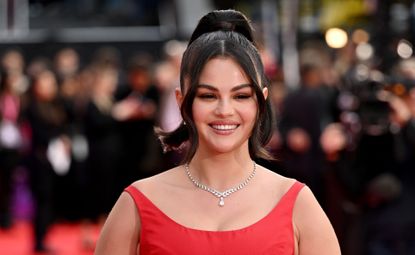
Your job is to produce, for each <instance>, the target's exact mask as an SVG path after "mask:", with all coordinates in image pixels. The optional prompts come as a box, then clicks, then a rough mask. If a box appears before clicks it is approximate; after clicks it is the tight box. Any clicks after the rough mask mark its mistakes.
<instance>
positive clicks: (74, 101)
mask: <svg viewBox="0 0 415 255" xmlns="http://www.w3.org/2000/svg"><path fill="white" fill-rule="evenodd" d="M53 60H54V62H53V67H54V70H55V73H56V77H57V81H58V87H59V91H58V93H59V97H60V98H61V99H62V101H63V102H64V104H65V107H66V111H67V114H68V132H69V133H68V135H69V137H70V139H71V165H70V169H69V171H68V173H67V174H65V175H63V176H61V177H59V178H58V183H59V185H58V187H59V189H58V191H57V192H58V193H59V196H60V197H61V198H62V199H61V200H60V201H58V205H57V209H58V210H59V213H60V214H61V215H62V216H63V217H65V218H68V219H73V220H74V219H79V218H80V217H81V215H82V212H80V210H79V209H78V198H79V197H80V196H81V195H82V193H81V190H82V187H81V186H82V185H84V184H85V179H86V176H85V172H86V171H85V168H86V159H87V157H88V144H87V139H86V135H85V128H84V117H85V116H84V115H85V112H86V107H87V102H88V94H87V93H85V92H86V91H85V90H86V88H83V85H84V84H83V83H82V80H81V76H80V72H81V69H80V56H79V54H78V52H77V51H76V50H75V49H74V48H72V47H65V48H62V49H60V50H58V51H57V52H56V54H55V56H54V59H53ZM63 201H65V202H63Z"/></svg>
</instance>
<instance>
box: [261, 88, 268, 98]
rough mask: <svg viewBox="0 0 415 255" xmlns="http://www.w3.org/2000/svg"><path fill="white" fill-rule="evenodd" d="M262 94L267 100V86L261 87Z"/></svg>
mask: <svg viewBox="0 0 415 255" xmlns="http://www.w3.org/2000/svg"><path fill="white" fill-rule="evenodd" d="M262 94H263V95H264V98H265V100H267V98H268V88H267V87H265V88H263V89H262Z"/></svg>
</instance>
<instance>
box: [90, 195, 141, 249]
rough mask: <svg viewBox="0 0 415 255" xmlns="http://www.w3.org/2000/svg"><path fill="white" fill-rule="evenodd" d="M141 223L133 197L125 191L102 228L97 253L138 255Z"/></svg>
mask: <svg viewBox="0 0 415 255" xmlns="http://www.w3.org/2000/svg"><path fill="white" fill-rule="evenodd" d="M140 225H141V224H140V217H139V215H138V212H137V209H136V206H135V204H134V201H133V199H132V198H131V196H130V195H129V194H128V193H126V192H123V193H122V194H121V196H120V198H119V199H118V201H117V202H116V203H115V205H114V208H113V209H112V211H111V213H110V214H109V216H108V218H107V220H106V222H105V224H104V227H103V228H102V231H101V234H100V237H99V239H98V243H97V247H96V249H95V255H106V254H117V255H127V254H128V255H132V254H134V255H136V254H137V247H138V243H139V239H140V236H139V233H140Z"/></svg>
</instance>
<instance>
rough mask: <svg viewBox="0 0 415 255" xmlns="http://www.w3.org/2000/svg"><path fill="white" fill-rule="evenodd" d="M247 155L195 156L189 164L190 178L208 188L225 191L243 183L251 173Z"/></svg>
mask: <svg viewBox="0 0 415 255" xmlns="http://www.w3.org/2000/svg"><path fill="white" fill-rule="evenodd" d="M253 167H254V166H253V162H252V159H251V157H250V155H249V153H240V154H239V153H232V154H220V155H214V156H213V155H209V156H207V155H202V154H201V153H197V152H196V154H195V156H194V157H193V159H192V161H191V162H190V163H189V170H190V172H191V174H192V176H193V177H194V178H195V179H197V180H198V181H199V182H200V183H203V184H204V185H207V186H209V187H212V188H215V189H218V190H225V189H229V188H231V187H233V186H235V185H237V184H239V183H241V182H242V181H244V180H245V179H246V178H247V177H248V176H249V175H250V174H251V173H252V171H253Z"/></svg>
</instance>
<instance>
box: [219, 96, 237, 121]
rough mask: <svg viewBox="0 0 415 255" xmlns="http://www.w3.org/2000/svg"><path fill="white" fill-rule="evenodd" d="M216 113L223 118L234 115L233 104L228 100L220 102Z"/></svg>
mask: <svg viewBox="0 0 415 255" xmlns="http://www.w3.org/2000/svg"><path fill="white" fill-rule="evenodd" d="M215 113H216V114H217V115H218V116H221V117H226V116H230V115H232V114H233V113H234V108H233V105H232V103H231V102H230V101H229V100H226V99H222V100H219V101H218V104H217V106H216V109H215Z"/></svg>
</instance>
